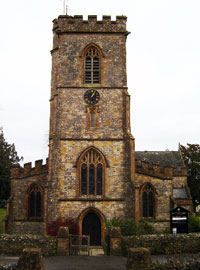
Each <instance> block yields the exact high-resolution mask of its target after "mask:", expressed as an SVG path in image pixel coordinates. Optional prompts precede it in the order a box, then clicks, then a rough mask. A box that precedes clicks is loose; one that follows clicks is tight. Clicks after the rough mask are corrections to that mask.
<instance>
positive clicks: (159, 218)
mask: <svg viewBox="0 0 200 270" xmlns="http://www.w3.org/2000/svg"><path fill="white" fill-rule="evenodd" d="M135 176H136V177H135V183H134V184H135V193H136V194H135V195H136V198H135V203H136V205H140V206H141V205H142V204H141V200H142V198H141V194H140V189H141V188H142V186H143V185H144V184H145V183H151V184H152V185H153V187H154V188H155V192H156V194H155V198H156V200H155V223H154V227H155V228H156V229H157V230H158V231H164V230H165V229H167V228H168V227H169V225H168V224H169V218H170V215H169V211H170V210H171V197H172V190H173V186H174V184H175V185H176V187H182V186H185V185H186V177H185V176H182V177H181V176H179V177H174V178H173V179H159V178H157V177H152V176H148V175H144V174H138V173H136V175H135ZM137 213H138V219H140V218H141V216H142V215H141V213H142V209H140V208H139V209H138V212H137Z"/></svg>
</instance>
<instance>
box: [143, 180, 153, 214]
mask: <svg viewBox="0 0 200 270" xmlns="http://www.w3.org/2000/svg"><path fill="white" fill-rule="evenodd" d="M154 207H155V205H154V191H153V188H152V187H151V185H149V184H148V185H146V186H145V187H144V189H143V193H142V215H143V217H154Z"/></svg>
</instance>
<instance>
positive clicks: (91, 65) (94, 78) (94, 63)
mask: <svg viewBox="0 0 200 270" xmlns="http://www.w3.org/2000/svg"><path fill="white" fill-rule="evenodd" d="M84 83H86V84H99V83H100V54H99V52H98V50H97V48H95V47H94V46H91V47H89V48H88V50H87V51H86V53H85V57H84Z"/></svg>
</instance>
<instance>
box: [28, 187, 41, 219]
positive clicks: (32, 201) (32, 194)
mask: <svg viewBox="0 0 200 270" xmlns="http://www.w3.org/2000/svg"><path fill="white" fill-rule="evenodd" d="M42 216H43V191H42V188H41V187H40V186H39V185H37V184H34V185H32V186H31V188H30V189H29V194H28V218H29V219H42Z"/></svg>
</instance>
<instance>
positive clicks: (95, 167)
mask: <svg viewBox="0 0 200 270" xmlns="http://www.w3.org/2000/svg"><path fill="white" fill-rule="evenodd" d="M80 182H81V184H80V190H81V195H103V185H104V161H103V158H102V157H101V155H100V154H99V153H98V152H97V151H96V150H94V149H90V150H88V151H87V152H86V153H85V154H84V156H83V157H82V158H81V161H80Z"/></svg>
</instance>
